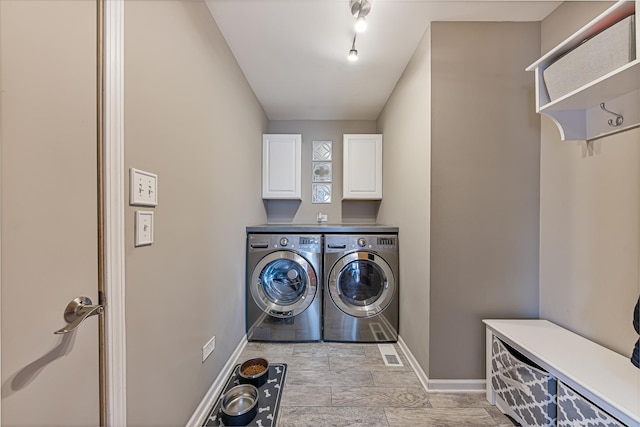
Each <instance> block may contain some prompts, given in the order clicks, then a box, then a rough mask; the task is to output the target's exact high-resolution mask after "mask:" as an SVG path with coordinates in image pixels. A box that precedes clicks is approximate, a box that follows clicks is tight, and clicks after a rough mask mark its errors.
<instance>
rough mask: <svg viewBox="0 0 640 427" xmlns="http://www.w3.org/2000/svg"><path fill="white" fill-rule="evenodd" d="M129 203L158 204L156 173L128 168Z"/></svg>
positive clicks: (141, 204) (138, 204)
mask: <svg viewBox="0 0 640 427" xmlns="http://www.w3.org/2000/svg"><path fill="white" fill-rule="evenodd" d="M129 204H130V205H133V206H156V205H157V204H158V175H156V174H154V173H151V172H145V171H141V170H139V169H135V168H131V169H129Z"/></svg>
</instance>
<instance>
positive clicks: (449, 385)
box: [398, 336, 487, 393]
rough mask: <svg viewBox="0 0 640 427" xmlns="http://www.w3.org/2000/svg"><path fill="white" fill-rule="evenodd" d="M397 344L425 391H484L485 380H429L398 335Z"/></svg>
mask: <svg viewBox="0 0 640 427" xmlns="http://www.w3.org/2000/svg"><path fill="white" fill-rule="evenodd" d="M398 345H399V346H400V349H401V350H402V351H403V352H404V354H405V356H406V357H407V360H408V361H409V364H410V365H411V367H412V368H413V370H414V372H415V373H416V375H417V376H418V380H419V381H420V384H422V387H423V388H424V389H425V391H426V392H427V393H485V389H486V384H487V382H486V380H430V379H429V377H428V376H427V374H426V373H425V372H424V370H423V369H422V366H420V364H419V363H418V361H417V360H416V358H415V357H414V356H413V353H411V350H409V347H407V344H406V343H405V342H404V340H403V339H402V337H400V336H399V337H398Z"/></svg>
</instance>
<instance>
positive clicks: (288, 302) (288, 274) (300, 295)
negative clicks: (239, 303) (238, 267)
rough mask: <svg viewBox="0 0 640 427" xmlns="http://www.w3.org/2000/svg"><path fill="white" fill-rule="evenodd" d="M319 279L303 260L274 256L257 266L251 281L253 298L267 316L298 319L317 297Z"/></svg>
mask: <svg viewBox="0 0 640 427" xmlns="http://www.w3.org/2000/svg"><path fill="white" fill-rule="evenodd" d="M317 283H318V278H317V277H316V272H315V271H314V269H313V266H312V265H311V264H310V263H309V261H307V260H306V259H305V258H304V257H303V256H301V255H299V254H297V253H294V252H290V251H277V252H272V253H270V254H269V255H267V256H265V257H264V258H262V259H261V260H260V262H258V264H257V265H256V267H255V268H254V270H253V273H252V277H251V286H250V287H251V295H252V296H253V300H254V301H255V303H256V304H257V305H258V307H260V309H261V310H262V311H264V312H265V313H267V314H269V315H271V316H274V317H280V318H287V317H292V316H296V315H298V314H300V313H302V312H303V311H305V310H306V309H307V307H309V306H310V305H311V303H312V302H313V299H314V298H315V296H316V291H317Z"/></svg>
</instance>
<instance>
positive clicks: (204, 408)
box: [186, 335, 247, 427]
mask: <svg viewBox="0 0 640 427" xmlns="http://www.w3.org/2000/svg"><path fill="white" fill-rule="evenodd" d="M246 345H247V336H246V335H245V336H243V337H242V339H241V340H240V342H239V343H238V346H237V347H236V349H235V350H234V351H233V354H231V356H229V360H227V363H226V364H225V365H224V366H223V367H222V370H221V371H220V374H218V377H217V378H216V379H215V381H214V382H213V384H211V387H209V391H207V393H206V394H205V395H204V398H203V399H202V401H201V402H200V404H199V405H198V407H197V408H196V410H195V412H194V413H193V415H192V416H191V419H190V420H189V422H187V425H186V427H199V426H202V424H204V421H205V418H206V417H207V415H208V414H209V410H211V407H212V406H213V404H214V403H215V399H216V397H218V394H220V391H222V387H224V384H225V382H226V381H227V378H228V377H229V375H230V374H231V371H232V370H233V368H234V366H235V364H236V360H238V357H239V356H240V353H242V350H244V348H245V346H246Z"/></svg>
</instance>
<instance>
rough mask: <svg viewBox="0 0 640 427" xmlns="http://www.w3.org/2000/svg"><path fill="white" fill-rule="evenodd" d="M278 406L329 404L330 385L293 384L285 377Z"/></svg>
mask: <svg viewBox="0 0 640 427" xmlns="http://www.w3.org/2000/svg"><path fill="white" fill-rule="evenodd" d="M289 374H291V373H289ZM280 406H281V407H284V406H331V387H319V386H306V385H293V384H291V382H290V381H289V378H287V385H286V387H284V390H283V392H282V400H281V401H280Z"/></svg>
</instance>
